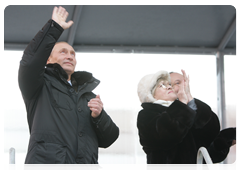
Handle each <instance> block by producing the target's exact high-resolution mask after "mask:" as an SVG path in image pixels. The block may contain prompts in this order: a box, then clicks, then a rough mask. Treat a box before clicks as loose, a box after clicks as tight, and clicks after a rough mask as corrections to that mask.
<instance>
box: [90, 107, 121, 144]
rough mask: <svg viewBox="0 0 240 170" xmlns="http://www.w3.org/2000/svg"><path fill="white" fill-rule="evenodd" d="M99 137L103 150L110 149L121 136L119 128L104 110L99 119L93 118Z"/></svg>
mask: <svg viewBox="0 0 240 170" xmlns="http://www.w3.org/2000/svg"><path fill="white" fill-rule="evenodd" d="M92 121H93V124H94V126H95V130H96V133H97V136H98V145H99V147H102V148H107V147H109V146H110V145H111V144H112V143H113V142H114V141H116V139H117V138H118V136H119V128H118V127H117V126H116V124H115V123H114V122H113V121H112V119H111V118H110V116H109V115H108V114H107V113H106V112H105V111H104V109H103V110H102V112H101V114H100V115H99V117H97V118H92Z"/></svg>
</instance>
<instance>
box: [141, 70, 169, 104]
mask: <svg viewBox="0 0 240 170" xmlns="http://www.w3.org/2000/svg"><path fill="white" fill-rule="evenodd" d="M160 77H166V79H165V80H166V81H169V82H170V76H169V74H168V72H167V71H159V72H157V73H155V74H149V75H146V76H144V77H143V78H142V79H141V80H140V82H139V83H138V90H137V91H138V97H139V99H140V101H141V103H144V102H150V103H153V102H155V101H156V99H155V98H154V97H153V96H152V93H151V90H152V89H153V87H154V86H155V84H156V82H157V80H158V79H159V78H160Z"/></svg>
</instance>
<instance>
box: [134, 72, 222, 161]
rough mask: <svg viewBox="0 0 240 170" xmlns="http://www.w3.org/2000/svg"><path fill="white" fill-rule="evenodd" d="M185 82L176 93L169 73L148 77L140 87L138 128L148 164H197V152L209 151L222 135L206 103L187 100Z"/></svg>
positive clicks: (187, 85) (217, 121)
mask: <svg viewBox="0 0 240 170" xmlns="http://www.w3.org/2000/svg"><path fill="white" fill-rule="evenodd" d="M185 80H187V81H185V82H183V83H182V84H181V85H179V91H178V93H177V94H175V92H174V90H173V89H172V86H171V84H170V83H169V82H171V81H170V76H169V74H168V72H166V71H159V72H157V73H155V74H150V75H147V76H145V77H143V78H142V79H141V80H140V82H139V84H138V96H139V99H140V101H141V103H142V107H143V109H142V110H141V111H140V112H139V114H138V118H137V127H138V130H139V137H140V143H141V145H142V146H143V150H144V151H145V153H146V154H147V163H148V164H195V163H196V159H197V151H198V149H199V148H200V147H202V146H203V147H206V148H208V147H209V146H210V144H211V143H212V142H213V141H214V139H215V138H216V136H217V135H219V130H220V125H219V120H218V118H217V116H216V114H215V113H214V112H212V110H211V108H210V107H209V106H208V105H207V104H205V103H203V102H201V101H199V100H197V99H193V100H191V101H189V100H188V97H187V95H186V92H185V89H189V84H188V83H186V82H188V78H187V77H185ZM195 102H196V104H195ZM192 103H194V104H193V105H192Z"/></svg>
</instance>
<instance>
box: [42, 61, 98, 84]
mask: <svg viewBox="0 0 240 170" xmlns="http://www.w3.org/2000/svg"><path fill="white" fill-rule="evenodd" d="M45 73H46V74H49V75H51V76H54V77H57V78H62V77H63V78H64V79H66V80H67V79H68V75H67V73H66V71H65V70H64V69H63V68H62V67H61V66H60V65H59V64H58V63H54V64H47V65H46V69H45ZM92 78H93V76H92V73H89V72H86V71H76V72H74V73H73V74H72V75H71V80H72V81H76V82H77V84H79V85H82V84H84V83H86V82H88V81H90V80H91V79H92Z"/></svg>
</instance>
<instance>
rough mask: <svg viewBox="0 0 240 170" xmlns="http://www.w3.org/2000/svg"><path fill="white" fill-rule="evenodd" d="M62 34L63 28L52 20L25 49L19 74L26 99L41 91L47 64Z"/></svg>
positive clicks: (20, 85) (20, 84) (19, 80)
mask: <svg viewBox="0 0 240 170" xmlns="http://www.w3.org/2000/svg"><path fill="white" fill-rule="evenodd" d="M62 32H63V28H62V27H61V26H60V25H58V24H57V23H56V22H55V21H53V20H52V19H50V20H49V21H48V22H47V23H46V24H45V26H44V27H43V28H42V29H41V30H40V31H39V32H38V33H37V34H36V35H35V37H34V38H33V39H32V41H31V42H30V43H29V45H28V46H27V48H26V49H25V51H24V54H23V57H22V60H21V61H20V67H19V72H18V82H19V87H20V90H21V92H22V95H23V96H24V98H27V99H31V98H32V97H33V96H34V95H36V94H37V92H38V91H39V90H41V88H42V86H43V83H44V80H43V75H44V69H45V65H46V62H47V60H48V57H49V56H50V54H51V51H52V49H53V47H54V45H55V43H56V42H57V40H58V38H59V37H60V35H61V34H62Z"/></svg>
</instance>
